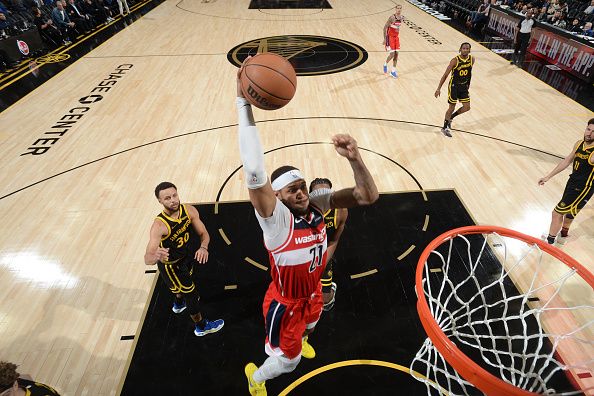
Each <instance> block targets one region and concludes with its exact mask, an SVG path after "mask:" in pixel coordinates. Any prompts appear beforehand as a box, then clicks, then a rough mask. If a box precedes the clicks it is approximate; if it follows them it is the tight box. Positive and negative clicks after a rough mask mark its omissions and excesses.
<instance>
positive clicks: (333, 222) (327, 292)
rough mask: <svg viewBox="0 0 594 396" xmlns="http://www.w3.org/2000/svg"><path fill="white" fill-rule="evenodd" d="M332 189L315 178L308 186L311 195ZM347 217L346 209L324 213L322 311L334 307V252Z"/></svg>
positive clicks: (323, 181) (328, 183) (327, 181)
mask: <svg viewBox="0 0 594 396" xmlns="http://www.w3.org/2000/svg"><path fill="white" fill-rule="evenodd" d="M322 188H323V189H332V182H331V181H330V180H329V179H324V178H317V179H314V180H313V181H312V182H311V183H310V184H309V192H310V193H312V192H313V191H315V190H319V189H322ZM348 215H349V210H348V209H346V208H341V209H329V210H327V211H326V212H325V213H324V223H325V224H326V237H327V238H328V250H327V252H328V257H327V262H326V269H325V270H324V273H323V274H322V279H321V281H322V300H323V302H324V307H323V308H322V309H323V310H324V311H330V310H331V309H332V308H333V307H334V302H335V300H336V288H337V285H336V282H332V274H333V272H334V267H335V264H336V259H335V258H334V252H335V251H336V247H337V246H338V241H339V240H340V236H341V235H342V232H343V231H344V226H345V224H346V221H347V217H348Z"/></svg>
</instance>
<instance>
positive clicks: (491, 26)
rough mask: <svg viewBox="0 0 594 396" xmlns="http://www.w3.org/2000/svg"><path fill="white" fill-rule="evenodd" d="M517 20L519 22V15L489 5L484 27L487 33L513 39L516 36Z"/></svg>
mask: <svg viewBox="0 0 594 396" xmlns="http://www.w3.org/2000/svg"><path fill="white" fill-rule="evenodd" d="M518 22H520V17H517V16H514V15H510V14H508V13H506V12H503V11H501V10H498V9H497V8H495V7H491V10H490V11H489V23H488V24H487V28H486V29H487V32H488V33H491V34H495V35H497V36H499V37H503V38H504V39H507V40H512V41H513V40H514V38H515V37H516V30H518Z"/></svg>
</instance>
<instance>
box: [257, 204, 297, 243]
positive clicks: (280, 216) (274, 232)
mask: <svg viewBox="0 0 594 396" xmlns="http://www.w3.org/2000/svg"><path fill="white" fill-rule="evenodd" d="M255 212H256V218H257V219H258V223H260V227H261V228H262V231H263V233H264V243H266V247H267V248H268V249H269V250H274V249H276V248H278V247H280V246H281V245H282V244H283V243H284V242H285V241H286V240H287V237H288V236H289V232H290V231H291V221H293V220H292V216H291V211H290V210H289V208H287V207H286V206H285V204H283V203H282V202H281V201H280V200H279V199H278V198H277V200H276V206H275V207H274V212H272V216H270V217H267V218H264V217H261V216H260V215H259V214H258V211H255Z"/></svg>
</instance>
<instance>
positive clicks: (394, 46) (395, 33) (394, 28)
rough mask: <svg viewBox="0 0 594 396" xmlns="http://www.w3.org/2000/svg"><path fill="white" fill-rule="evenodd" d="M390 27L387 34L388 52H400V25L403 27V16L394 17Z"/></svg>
mask: <svg viewBox="0 0 594 396" xmlns="http://www.w3.org/2000/svg"><path fill="white" fill-rule="evenodd" d="M390 19H391V22H390V26H389V27H388V31H387V34H386V51H389V52H394V51H398V50H400V25H402V20H403V19H404V18H402V15H400V16H396V15H392V17H391V18H390Z"/></svg>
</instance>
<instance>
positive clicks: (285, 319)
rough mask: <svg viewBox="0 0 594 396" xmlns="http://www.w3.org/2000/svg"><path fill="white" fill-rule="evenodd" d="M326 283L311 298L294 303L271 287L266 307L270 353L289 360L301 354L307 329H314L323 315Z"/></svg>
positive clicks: (320, 285)
mask: <svg viewBox="0 0 594 396" xmlns="http://www.w3.org/2000/svg"><path fill="white" fill-rule="evenodd" d="M323 305H324V302H323V300H322V284H321V283H319V284H318V288H317V290H316V291H315V293H314V294H312V296H311V297H310V298H308V299H300V300H290V299H286V298H283V297H281V296H280V294H279V293H278V292H277V290H276V287H275V286H274V284H272V283H271V284H270V286H269V287H268V291H267V292H266V295H265V296H264V303H263V304H262V308H263V312H264V323H265V326H266V353H268V354H269V355H281V354H283V355H285V356H286V357H287V358H289V359H293V358H295V357H297V356H298V355H299V354H300V353H301V339H302V337H303V332H304V331H305V329H306V328H307V327H309V328H312V327H313V326H315V324H316V322H317V321H318V320H319V319H320V315H321V314H322V306H323Z"/></svg>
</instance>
